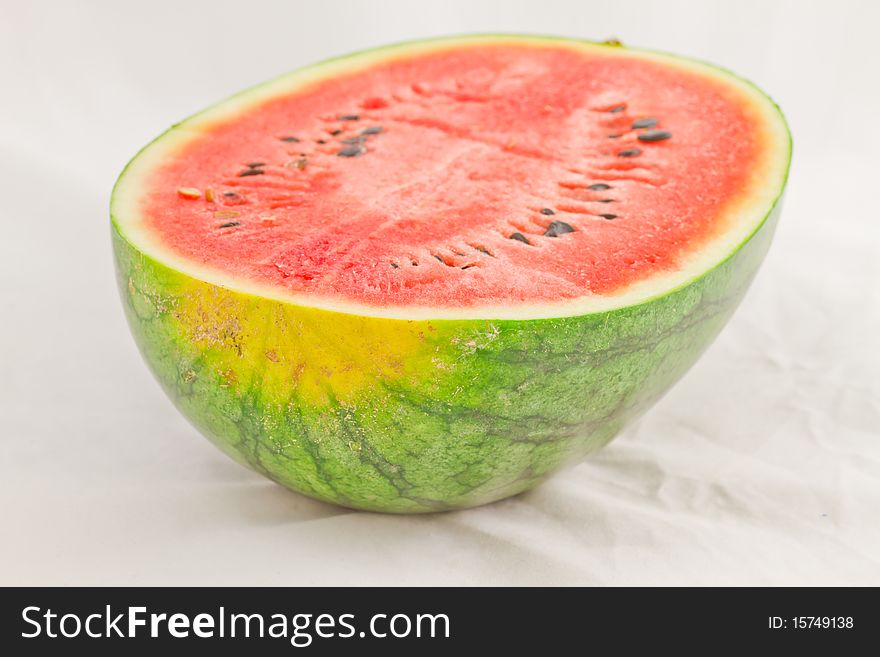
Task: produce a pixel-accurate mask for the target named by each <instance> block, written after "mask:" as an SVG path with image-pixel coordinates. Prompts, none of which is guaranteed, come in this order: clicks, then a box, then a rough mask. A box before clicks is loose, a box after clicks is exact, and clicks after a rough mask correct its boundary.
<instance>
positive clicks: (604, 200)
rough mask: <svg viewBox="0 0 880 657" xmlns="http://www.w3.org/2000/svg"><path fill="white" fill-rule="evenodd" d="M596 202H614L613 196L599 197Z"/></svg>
mask: <svg viewBox="0 0 880 657" xmlns="http://www.w3.org/2000/svg"><path fill="white" fill-rule="evenodd" d="M596 203H614V199H613V198H600V199H597V201H596Z"/></svg>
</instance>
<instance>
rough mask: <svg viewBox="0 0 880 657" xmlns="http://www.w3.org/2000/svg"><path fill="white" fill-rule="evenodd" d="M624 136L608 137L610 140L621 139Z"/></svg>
mask: <svg viewBox="0 0 880 657" xmlns="http://www.w3.org/2000/svg"><path fill="white" fill-rule="evenodd" d="M621 137H623V135H608V139H620V138H621Z"/></svg>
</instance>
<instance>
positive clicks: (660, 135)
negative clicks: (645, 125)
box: [639, 130, 672, 141]
mask: <svg viewBox="0 0 880 657" xmlns="http://www.w3.org/2000/svg"><path fill="white" fill-rule="evenodd" d="M671 136H672V133H671V132H669V130H648V132H643V133H642V134H640V135H639V141H663V140H664V139H669V138H670V137H671Z"/></svg>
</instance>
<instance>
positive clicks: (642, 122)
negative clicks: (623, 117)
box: [632, 118, 657, 130]
mask: <svg viewBox="0 0 880 657" xmlns="http://www.w3.org/2000/svg"><path fill="white" fill-rule="evenodd" d="M655 125H657V119H652V118H644V119H636V120H635V121H633V124H632V128H633V130H638V129H640V128H653V127H654V126H655Z"/></svg>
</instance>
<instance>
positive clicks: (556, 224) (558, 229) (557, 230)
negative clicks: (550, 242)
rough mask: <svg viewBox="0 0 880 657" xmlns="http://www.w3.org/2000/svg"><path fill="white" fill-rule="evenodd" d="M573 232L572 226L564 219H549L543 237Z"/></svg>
mask: <svg viewBox="0 0 880 657" xmlns="http://www.w3.org/2000/svg"><path fill="white" fill-rule="evenodd" d="M573 232H574V228H572V227H571V226H570V225H569V224H567V223H565V222H564V221H551V222H550V225H549V226H547V230H545V231H544V237H559V236H560V235H565V234H566V233H573Z"/></svg>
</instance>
